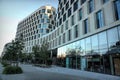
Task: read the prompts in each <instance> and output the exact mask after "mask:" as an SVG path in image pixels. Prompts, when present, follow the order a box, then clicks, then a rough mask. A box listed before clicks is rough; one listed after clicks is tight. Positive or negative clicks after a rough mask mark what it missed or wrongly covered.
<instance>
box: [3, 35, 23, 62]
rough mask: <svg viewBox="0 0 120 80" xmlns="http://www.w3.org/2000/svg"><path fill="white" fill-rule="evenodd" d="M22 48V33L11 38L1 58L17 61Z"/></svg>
mask: <svg viewBox="0 0 120 80" xmlns="http://www.w3.org/2000/svg"><path fill="white" fill-rule="evenodd" d="M23 48H24V43H23V40H22V35H21V37H20V38H18V39H15V40H12V42H11V45H10V46H9V47H7V48H6V52H5V54H4V56H3V58H2V59H3V60H8V61H10V62H12V61H18V60H19V57H20V55H21V54H22V50H23Z"/></svg>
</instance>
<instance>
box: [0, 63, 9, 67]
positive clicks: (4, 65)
mask: <svg viewBox="0 0 120 80" xmlns="http://www.w3.org/2000/svg"><path fill="white" fill-rule="evenodd" d="M1 64H2V65H3V67H6V66H9V65H10V64H8V63H7V62H1Z"/></svg>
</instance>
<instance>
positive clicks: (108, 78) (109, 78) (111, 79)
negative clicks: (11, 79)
mask: <svg viewBox="0 0 120 80" xmlns="http://www.w3.org/2000/svg"><path fill="white" fill-rule="evenodd" d="M36 69H38V70H40V71H46V72H54V73H61V74H67V75H74V76H80V77H85V78H92V79H97V80H120V77H118V76H113V75H107V74H100V73H94V72H88V71H81V70H75V69H68V68H63V67H57V66H53V67H52V68H40V67H36Z"/></svg>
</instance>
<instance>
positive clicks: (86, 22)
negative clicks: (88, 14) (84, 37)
mask: <svg viewBox="0 0 120 80" xmlns="http://www.w3.org/2000/svg"><path fill="white" fill-rule="evenodd" d="M88 32H89V26H88V19H86V20H84V34H86V33H88Z"/></svg>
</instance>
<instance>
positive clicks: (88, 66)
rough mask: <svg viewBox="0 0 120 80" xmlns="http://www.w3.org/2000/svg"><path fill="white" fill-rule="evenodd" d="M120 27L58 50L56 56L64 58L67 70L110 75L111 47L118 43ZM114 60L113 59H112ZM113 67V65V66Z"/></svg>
mask: <svg viewBox="0 0 120 80" xmlns="http://www.w3.org/2000/svg"><path fill="white" fill-rule="evenodd" d="M119 34H120V26H117V27H114V28H111V29H108V30H105V31H103V32H100V33H97V34H94V35H91V36H89V37H86V38H84V39H81V40H78V41H76V42H73V43H70V44H67V45H65V46H63V47H60V48H58V55H57V56H59V57H60V56H62V57H64V58H66V60H67V62H66V63H65V64H66V66H67V67H69V68H77V69H81V70H89V71H94V72H102V73H107V74H111V67H110V65H111V62H110V57H109V56H107V55H108V54H109V53H108V51H110V50H111V46H113V45H114V46H115V45H116V42H118V41H120V35H119ZM113 58H114V57H113ZM113 66H114V65H113Z"/></svg>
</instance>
